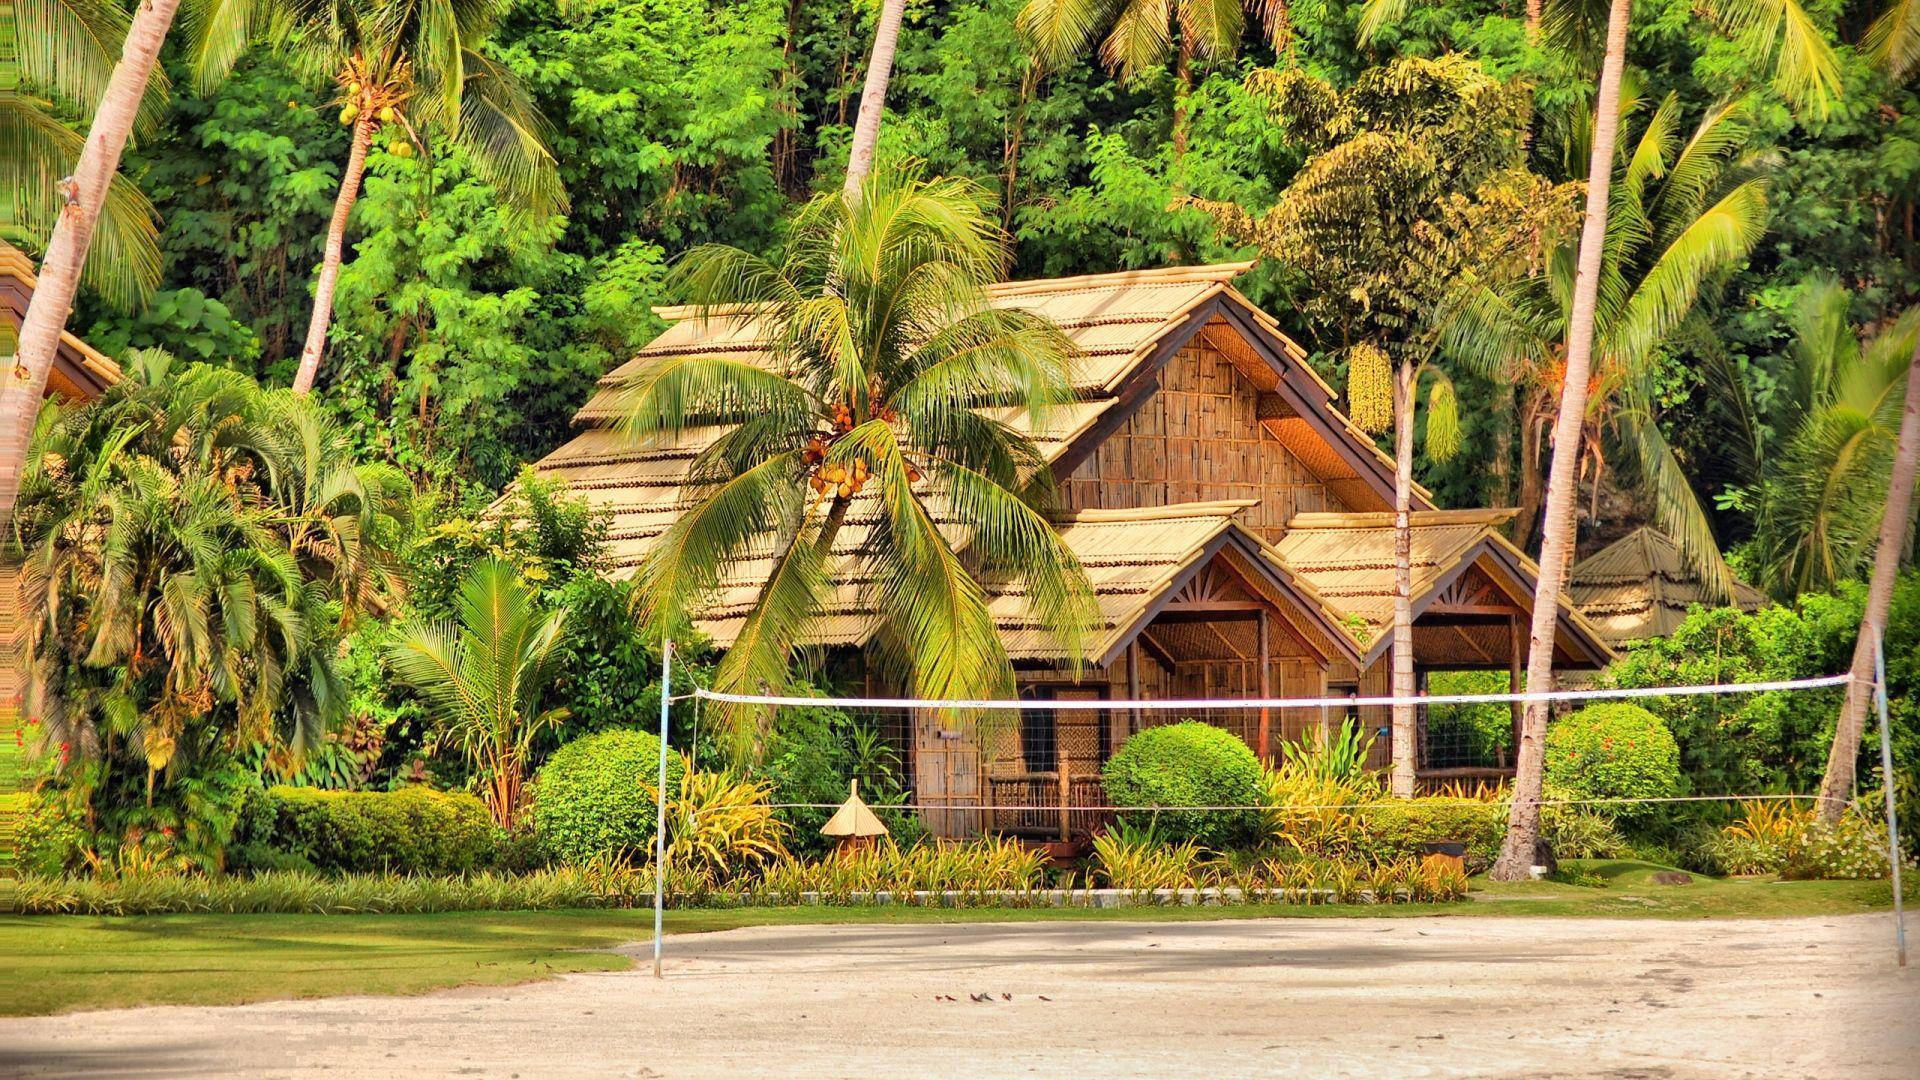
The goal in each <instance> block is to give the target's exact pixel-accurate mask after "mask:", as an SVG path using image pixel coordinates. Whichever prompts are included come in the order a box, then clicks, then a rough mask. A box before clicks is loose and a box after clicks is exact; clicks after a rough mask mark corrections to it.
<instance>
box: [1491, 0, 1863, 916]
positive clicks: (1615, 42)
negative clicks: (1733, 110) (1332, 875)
mask: <svg viewBox="0 0 1920 1080" xmlns="http://www.w3.org/2000/svg"><path fill="white" fill-rule="evenodd" d="M1567 7H1568V8H1574V7H1577V5H1571V4H1570V5H1567ZM1715 14H1716V17H1717V19H1718V21H1719V22H1720V24H1721V26H1722V27H1723V28H1724V29H1725V30H1726V32H1727V33H1729V34H1730V35H1731V36H1732V37H1733V38H1734V40H1735V41H1736V42H1737V43H1738V44H1739V46H1740V48H1741V49H1742V51H1743V52H1745V53H1746V54H1747V56H1748V57H1749V58H1750V59H1751V60H1752V61H1753V62H1754V69H1753V70H1754V71H1756V72H1759V71H1770V72H1771V74H1772V84H1773V86H1774V88H1775V89H1776V90H1777V91H1778V92H1779V93H1780V94H1781V95H1782V96H1783V97H1785V98H1786V99H1787V100H1789V101H1791V102H1794V103H1796V104H1800V105H1803V106H1805V107H1807V108H1808V109H1810V110H1811V111H1812V112H1814V113H1816V114H1824V113H1825V112H1826V110H1827V109H1828V107H1829V106H1830V104H1831V103H1832V101H1833V99H1834V98H1835V97H1836V96H1837V95H1838V93H1839V87H1840V76H1839V63H1838V61H1837V60H1836V59H1835V57H1834V55H1833V50H1832V48H1831V47H1830V46H1829V45H1828V44H1827V41H1826V39H1825V38H1824V37H1823V36H1822V35H1821V34H1820V33H1819V30H1818V28H1817V27H1816V26H1815V25H1814V23H1813V21H1812V20H1811V18H1810V17H1809V16H1808V15H1807V13H1806V11H1805V10H1804V9H1803V8H1801V7H1800V6H1799V5H1798V4H1797V3H1796V2H1795V0H1732V2H1730V3H1727V4H1723V5H1720V6H1719V7H1718V8H1716V12H1715ZM1631 17H1632V0H1612V2H1611V3H1610V4H1609V6H1608V11H1607V32H1606V39H1605V41H1606V44H1605V47H1604V49H1603V50H1602V53H1601V60H1600V81H1599V88H1598V92H1597V95H1596V100H1595V102H1594V120H1593V129H1592V138H1591V144H1590V146H1589V153H1588V161H1587V207H1586V216H1585V219H1584V221H1583V223H1582V225H1581V232H1580V248H1579V257H1578V262H1577V269H1576V271H1575V276H1574V282H1573V296H1572V299H1571V301H1570V302H1569V304H1568V315H1567V348H1566V356H1567V363H1566V371H1565V375H1564V377H1563V381H1562V386H1561V391H1560V406H1559V411H1558V413H1557V415H1556V416H1555V418H1554V426H1553V438H1554V445H1553V464H1552V466H1551V468H1550V470H1549V471H1548V474H1547V505H1546V514H1545V531H1544V534H1543V537H1542V540H1541V545H1540V576H1539V578H1538V579H1537V581H1536V583H1535V588H1534V598H1533V626H1532V630H1531V636H1530V640H1529V641H1528V656H1527V686H1528V687H1529V688H1530V689H1536V690H1538V689H1546V688H1548V687H1550V686H1552V685H1553V683H1552V679H1553V645H1554V638H1555V634H1556V631H1557V628H1558V624H1559V617H1560V599H1561V595H1560V594H1561V592H1562V591H1563V589H1564V587H1565V584H1566V576H1567V571H1568V569H1569V567H1570V565H1571V563H1572V561H1573V551H1574V540H1575V522H1574V508H1575V502H1576V499H1575V496H1576V494H1577V492H1576V485H1577V480H1578V477H1577V475H1576V472H1577V470H1578V468H1579V456H1580V448H1579V445H1578V440H1579V438H1580V432H1581V430H1582V428H1583V427H1584V426H1585V422H1586V412H1587V399H1588V396H1589V393H1590V387H1589V385H1588V380H1589V379H1590V378H1591V375H1592V357H1593V344H1594V341H1593V335H1594V322H1595V315H1596V313H1597V311H1598V308H1599V294H1600V289H1601V284H1602V282H1601V277H1602V263H1603V258H1604V254H1603V248H1604V245H1605V241H1606V236H1607V232H1608V192H1609V189H1610V187H1611V184H1612V179H1613V154H1614V146H1615V143H1616V142H1617V141H1618V137H1619V130H1620V87H1621V81H1622V78H1623V76H1624V74H1625V70H1626V49H1627V29H1628V23H1629V21H1630V19H1631ZM1558 21H1559V22H1560V26H1559V27H1558V28H1557V32H1556V35H1555V36H1559V37H1565V36H1566V34H1567V32H1568V28H1569V27H1577V26H1578V23H1579V16H1578V12H1577V11H1569V10H1563V11H1561V12H1560V13H1559V19H1558ZM1548 710H1549V707H1548V704H1547V703H1546V702H1542V701H1534V702H1529V703H1527V708H1526V712H1525V716H1524V717H1523V719H1522V722H1521V727H1520V748H1519V754H1518V755H1517V759H1516V763H1515V764H1516V768H1515V773H1514V789H1513V809H1512V811H1511V812H1510V813H1509V814H1508V816H1507V836H1506V840H1505V842H1504V844H1503V845H1502V847H1501V851H1500V857H1499V859H1497V860H1496V861H1495V862H1494V865H1493V868H1492V869H1491V870H1490V871H1489V875H1490V876H1491V877H1493V879H1494V880H1496V881H1519V880H1523V879H1525V878H1526V877H1528V876H1529V875H1530V874H1531V872H1532V868H1533V865H1534V857H1535V854H1536V851H1537V849H1538V848H1539V846H1540V795H1541V785H1542V782H1543V771H1544V766H1545V764H1546V734H1547V716H1548Z"/></svg>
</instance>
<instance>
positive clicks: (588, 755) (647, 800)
mask: <svg viewBox="0 0 1920 1080" xmlns="http://www.w3.org/2000/svg"><path fill="white" fill-rule="evenodd" d="M667 766H668V770H669V771H668V776H667V789H668V790H669V791H673V790H676V789H677V788H678V786H679V783H680V773H681V769H682V763H681V759H680V756H679V755H678V754H669V755H667ZM659 767H660V740H659V738H658V737H657V736H654V735H651V734H649V733H647V732H644V731H626V730H620V731H603V732H600V733H599V734H598V735H589V736H587V737H586V738H584V739H576V740H574V741H573V742H570V743H568V744H567V745H565V746H563V747H561V748H560V749H559V750H557V751H555V752H554V755H553V756H552V757H551V758H548V759H547V763H546V764H545V765H542V766H541V767H540V771H539V773H538V774H536V775H535V777H534V788H533V806H532V817H533V827H534V830H535V832H536V833H537V834H538V835H539V838H540V844H541V846H542V847H543V848H544V849H545V850H546V852H547V853H548V854H549V855H551V856H553V857H554V858H555V859H558V860H560V861H561V862H566V863H573V864H576V865H578V864H582V863H587V862H591V861H593V860H594V859H596V858H601V857H612V858H617V859H626V860H629V861H633V862H645V861H647V859H646V856H647V853H648V851H649V849H650V848H651V846H652V844H653V829H654V819H655V816H656V813H657V811H656V809H655V804H654V800H653V789H654V784H655V778H656V777H657V776H658V775H659V773H658V770H659Z"/></svg>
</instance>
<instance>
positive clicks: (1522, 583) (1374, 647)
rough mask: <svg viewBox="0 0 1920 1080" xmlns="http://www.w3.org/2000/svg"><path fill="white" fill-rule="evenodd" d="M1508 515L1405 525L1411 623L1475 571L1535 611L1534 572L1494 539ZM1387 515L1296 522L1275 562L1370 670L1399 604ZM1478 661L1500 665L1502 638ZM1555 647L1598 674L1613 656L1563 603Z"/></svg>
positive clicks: (1443, 514)
mask: <svg viewBox="0 0 1920 1080" xmlns="http://www.w3.org/2000/svg"><path fill="white" fill-rule="evenodd" d="M1513 513H1514V512H1513V511H1512V510H1426V511H1415V512H1414V513H1413V514H1411V515H1410V521H1409V524H1410V526H1411V527H1410V529H1409V532H1410V534H1411V537H1410V539H1411V543H1412V551H1411V558H1410V560H1409V564H1410V567H1411V569H1412V590H1411V596H1412V602H1413V612H1414V617H1415V619H1416V620H1418V619H1419V618H1420V616H1421V614H1422V613H1423V612H1424V611H1426V610H1427V609H1428V607H1429V606H1431V605H1433V604H1434V603H1435V602H1436V600H1438V599H1439V598H1440V597H1441V595H1442V594H1443V592H1445V590H1446V589H1447V588H1448V586H1450V585H1453V584H1454V583H1455V582H1457V581H1459V580H1460V578H1461V575H1463V574H1466V573H1468V572H1470V571H1475V570H1477V571H1478V572H1479V573H1480V574H1483V575H1485V580H1486V581H1487V582H1488V583H1489V584H1490V585H1492V586H1493V587H1495V588H1497V589H1498V590H1499V592H1500V593H1501V594H1503V595H1504V596H1505V598H1506V600H1507V601H1508V602H1510V603H1512V604H1514V605H1515V606H1517V607H1519V608H1521V609H1528V608H1531V607H1532V605H1533V588H1534V583H1535V581H1536V579H1537V578H1538V576H1539V567H1538V566H1536V565H1535V564H1534V562H1533V560H1532V559H1529V558H1527V556H1526V555H1525V554H1524V553H1523V552H1521V551H1520V549H1519V548H1516V547H1514V546H1513V543H1512V541H1510V540H1508V539H1507V538H1506V537H1505V536H1503V535H1501V533H1500V532H1499V526H1501V525H1503V524H1505V523H1506V522H1507V520H1508V519H1510V518H1512V516H1513ZM1395 539H1396V530H1395V529H1394V525H1393V515H1392V514H1374V513H1368V514H1337V513H1328V514H1296V515H1294V517H1293V519H1292V520H1291V521H1290V522H1288V525H1287V533H1286V535H1285V536H1284V537H1282V538H1281V539H1280V542H1279V543H1278V544H1275V545H1274V547H1273V556H1274V558H1276V559H1277V560H1279V561H1280V563H1282V564H1283V565H1284V566H1286V567H1287V568H1288V569H1289V570H1290V571H1292V573H1293V574H1295V575H1296V576H1297V577H1298V578H1299V579H1300V580H1301V581H1303V582H1305V583H1306V584H1307V585H1309V586H1311V588H1312V590H1313V593H1314V595H1315V596H1317V597H1318V598H1319V600H1320V602H1321V603H1322V604H1324V605H1325V606H1326V607H1327V609H1328V612H1329V613H1330V615H1331V617H1332V620H1333V622H1334V623H1335V624H1336V625H1338V626H1340V627H1341V628H1342V630H1343V631H1344V632H1345V633H1346V635H1347V637H1348V639H1349V640H1350V641H1351V642H1352V643H1353V644H1354V646H1355V647H1356V648H1357V649H1358V650H1359V651H1360V653H1361V654H1362V659H1363V664H1362V666H1363V667H1364V666H1367V665H1370V664H1372V663H1373V662H1374V661H1375V660H1377V659H1378V658H1379V657H1380V656H1381V655H1382V654H1383V653H1384V652H1385V651H1386V650H1387V648H1388V646H1389V645H1390V644H1391V638H1392V630H1393V603H1394V595H1395V591H1396V590H1395V585H1394V567H1395V565H1396V560H1395V557H1394V543H1395ZM1495 631H1498V637H1499V639H1500V640H1497V641H1496V640H1490V641H1489V642H1487V643H1486V645H1485V648H1484V651H1485V652H1486V653H1487V654H1489V655H1502V654H1504V652H1505V651H1506V648H1507V647H1506V644H1505V641H1504V636H1505V632H1504V630H1500V629H1499V628H1497V627H1496V628H1492V629H1490V630H1488V631H1487V632H1486V633H1487V634H1493V633H1494V632H1495ZM1559 637H1560V641H1559V643H1558V644H1559V647H1560V649H1561V650H1562V652H1563V653H1565V654H1566V657H1567V659H1568V660H1569V661H1571V662H1573V663H1574V664H1576V665H1577V666H1600V665H1602V664H1604V663H1605V662H1606V661H1607V659H1608V656H1609V653H1608V649H1607V646H1606V643H1605V641H1604V639H1603V638H1602V637H1601V635H1600V634H1599V632H1598V631H1597V629H1596V628H1594V627H1593V626H1590V625H1588V624H1587V622H1586V620H1585V619H1583V618H1581V616H1580V615H1579V614H1578V613H1577V612H1576V611H1575V610H1574V609H1573V607H1572V606H1571V605H1570V604H1567V603H1565V602H1563V603H1562V605H1561V612H1560V635H1559Z"/></svg>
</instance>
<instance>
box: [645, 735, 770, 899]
mask: <svg viewBox="0 0 1920 1080" xmlns="http://www.w3.org/2000/svg"><path fill="white" fill-rule="evenodd" d="M679 772H680V776H681V777H682V779H681V780H680V782H679V784H678V785H677V787H676V792H675V794H674V796H673V797H672V798H669V799H668V800H667V865H668V866H670V867H672V869H673V872H675V873H680V874H691V875H695V876H697V877H699V878H701V879H703V880H705V881H708V882H711V883H713V885H714V886H716V887H717V886H720V885H723V884H726V883H729V882H734V881H737V880H739V879H741V878H743V877H745V876H749V875H752V874H755V873H757V872H758V871H760V870H761V869H762V868H764V867H766V866H768V865H771V864H773V863H776V862H778V861H780V860H781V859H784V858H786V857H787V848H786V844H785V838H786V834H787V826H786V823H785V822H783V821H781V820H780V819H779V818H778V817H777V816H775V814H774V810H773V807H772V806H771V805H770V803H771V802H772V798H773V788H772V786H771V785H769V784H766V783H764V782H761V781H754V780H742V779H740V778H739V777H737V776H735V775H733V774H732V773H730V772H727V771H726V770H724V769H716V770H709V771H705V772H702V771H699V770H697V769H695V768H694V767H693V762H692V760H691V759H689V758H688V757H687V756H686V755H684V754H682V755H681V756H680V770H679ZM669 783H672V781H671V780H669Z"/></svg>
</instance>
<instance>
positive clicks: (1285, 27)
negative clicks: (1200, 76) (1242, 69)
mask: <svg viewBox="0 0 1920 1080" xmlns="http://www.w3.org/2000/svg"><path fill="white" fill-rule="evenodd" d="M1249 8H1251V9H1252V10H1253V13H1254V15H1255V17H1256V18H1257V19H1258V20H1259V21H1260V25H1261V28H1262V29H1264V30H1265V31H1266V39H1267V43H1268V44H1269V45H1271V46H1272V47H1273V49H1274V51H1275V52H1280V51H1282V50H1283V49H1285V48H1286V45H1287V40H1288V38H1289V36H1290V33H1291V31H1290V27H1289V22H1288V17H1287V4H1286V0H1226V2H1215V3H1210V2H1206V0H1177V2H1175V3H1150V2H1148V0H1027V4H1026V6H1025V7H1023V8H1021V9H1020V16H1019V20H1018V25H1019V28H1020V32H1021V35H1022V36H1023V37H1025V38H1026V39H1027V43H1028V47H1029V48H1030V49H1031V50H1032V52H1033V56H1034V60H1035V62H1036V63H1037V64H1038V65H1039V67H1040V68H1041V70H1054V71H1057V70H1060V69H1062V68H1064V67H1066V66H1067V65H1068V64H1071V63H1072V62H1073V61H1074V60H1075V59H1076V58H1077V57H1079V55H1080V54H1081V53H1083V52H1085V51H1086V49H1087V46H1088V45H1089V44H1090V43H1092V41H1093V39H1094V37H1095V36H1096V35H1098V34H1101V33H1105V34H1106V35H1107V38H1106V40H1105V41H1104V42H1102V43H1101V45H1100V61H1101V63H1102V64H1104V65H1106V67H1107V68H1108V70H1110V71H1112V72H1114V73H1115V74H1116V75H1118V76H1119V77H1120V80H1121V82H1123V83H1127V82H1132V81H1134V80H1136V79H1138V78H1139V77H1140V76H1141V75H1143V74H1145V73H1146V72H1147V71H1149V70H1151V69H1153V68H1157V67H1159V66H1160V65H1162V64H1164V63H1166V61H1167V55H1168V53H1169V52H1171V53H1172V54H1173V57H1174V77H1175V78H1176V79H1177V80H1178V81H1179V87H1178V89H1177V90H1176V91H1175V93H1176V97H1175V99H1174V106H1173V108H1174V113H1173V152H1174V156H1175V158H1176V159H1177V158H1179V157H1180V156H1182V155H1184V154H1185V153H1186V149H1187V113H1188V98H1189V97H1190V96H1191V95H1192V93H1193V69H1192V64H1193V61H1194V59H1195V58H1200V59H1209V60H1225V59H1228V58H1230V57H1232V56H1233V55H1234V53H1236V52H1238V51H1239V49H1240V39H1241V38H1242V37H1243V36H1244V35H1245V33H1246V17H1247V9H1249ZM1176 37H1177V38H1178V42H1179V43H1178V45H1176V44H1175V38H1176Z"/></svg>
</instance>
